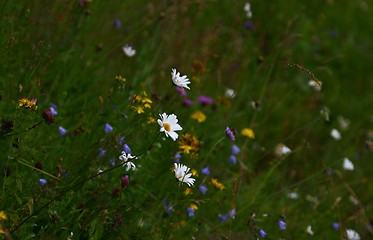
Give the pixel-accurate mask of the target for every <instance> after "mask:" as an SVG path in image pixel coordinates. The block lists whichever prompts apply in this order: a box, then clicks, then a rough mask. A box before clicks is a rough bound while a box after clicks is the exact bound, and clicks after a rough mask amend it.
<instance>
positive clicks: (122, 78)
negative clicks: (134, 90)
mask: <svg viewBox="0 0 373 240" xmlns="http://www.w3.org/2000/svg"><path fill="white" fill-rule="evenodd" d="M115 79H116V80H117V81H118V82H119V83H121V84H124V83H125V82H126V79H125V78H124V77H122V76H121V75H118V76H115Z"/></svg>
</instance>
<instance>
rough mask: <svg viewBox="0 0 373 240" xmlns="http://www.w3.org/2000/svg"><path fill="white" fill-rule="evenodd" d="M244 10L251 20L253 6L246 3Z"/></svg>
mask: <svg viewBox="0 0 373 240" xmlns="http://www.w3.org/2000/svg"><path fill="white" fill-rule="evenodd" d="M243 10H244V11H245V12H246V16H247V17H248V18H251V17H252V16H253V14H252V12H251V5H250V3H249V2H246V3H245V6H244V7H243Z"/></svg>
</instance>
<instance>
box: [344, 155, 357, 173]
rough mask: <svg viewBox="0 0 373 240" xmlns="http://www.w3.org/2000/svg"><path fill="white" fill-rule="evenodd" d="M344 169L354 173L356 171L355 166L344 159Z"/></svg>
mask: <svg viewBox="0 0 373 240" xmlns="http://www.w3.org/2000/svg"><path fill="white" fill-rule="evenodd" d="M343 169H344V170H348V171H353V170H354V169H355V167H354V164H353V163H352V162H351V161H350V159H348V158H344V159H343Z"/></svg>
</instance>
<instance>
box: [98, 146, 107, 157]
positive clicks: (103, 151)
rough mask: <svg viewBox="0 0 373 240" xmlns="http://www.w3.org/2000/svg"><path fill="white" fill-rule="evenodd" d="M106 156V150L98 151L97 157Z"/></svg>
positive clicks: (100, 149)
mask: <svg viewBox="0 0 373 240" xmlns="http://www.w3.org/2000/svg"><path fill="white" fill-rule="evenodd" d="M105 155H106V150H105V149H103V148H101V147H100V148H99V149H98V155H97V157H103V156H105Z"/></svg>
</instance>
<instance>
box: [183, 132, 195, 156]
mask: <svg viewBox="0 0 373 240" xmlns="http://www.w3.org/2000/svg"><path fill="white" fill-rule="evenodd" d="M179 150H180V153H183V154H194V155H195V154H196V153H197V151H198V150H199V141H198V139H197V138H196V137H194V136H192V135H190V134H189V133H186V134H183V135H182V136H181V137H180V140H179Z"/></svg>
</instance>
